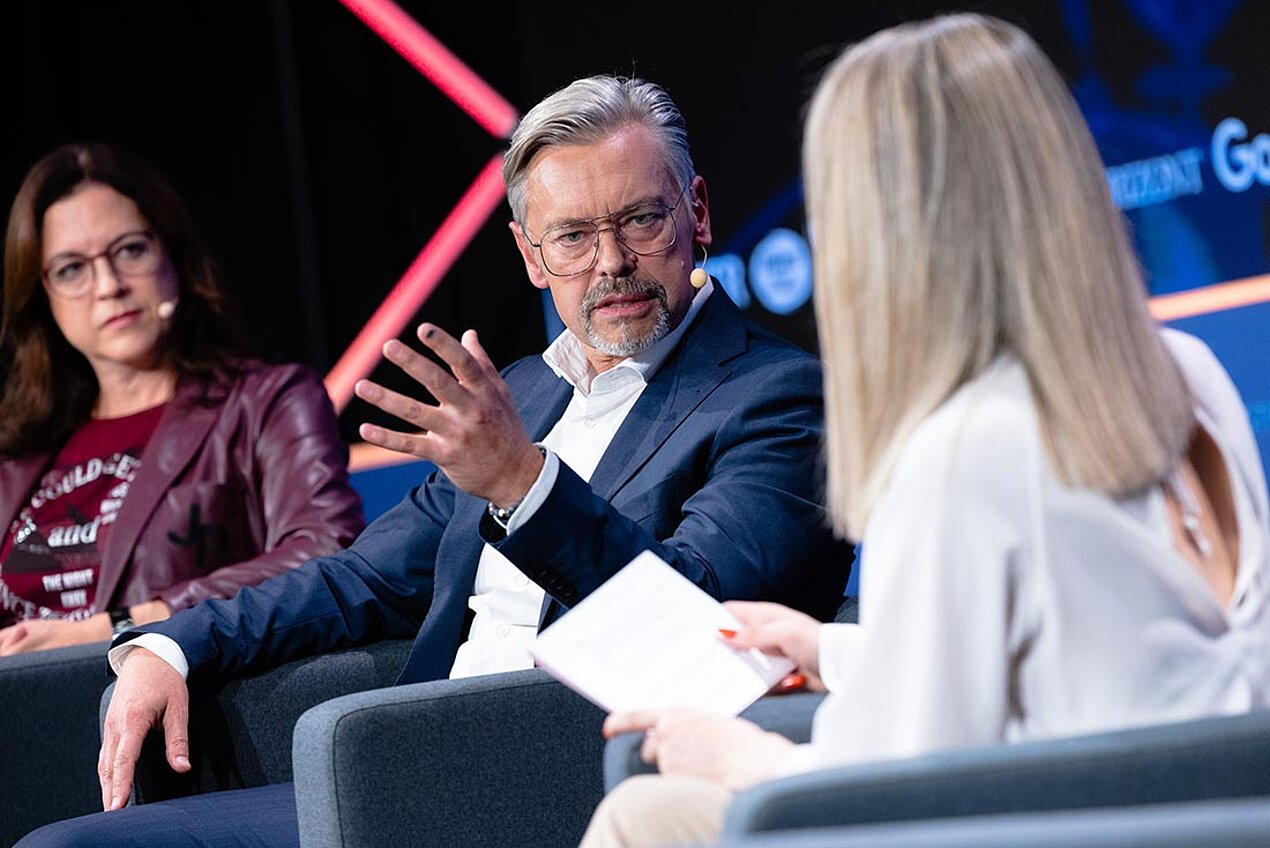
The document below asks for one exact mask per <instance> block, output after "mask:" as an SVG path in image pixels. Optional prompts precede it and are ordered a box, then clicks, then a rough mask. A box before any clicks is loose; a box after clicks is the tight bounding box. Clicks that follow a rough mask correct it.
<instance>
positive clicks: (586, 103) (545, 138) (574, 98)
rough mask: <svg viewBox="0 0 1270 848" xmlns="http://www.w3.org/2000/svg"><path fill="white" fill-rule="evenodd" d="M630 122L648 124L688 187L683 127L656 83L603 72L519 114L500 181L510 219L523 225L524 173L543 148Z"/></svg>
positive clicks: (594, 138) (593, 138) (589, 139)
mask: <svg viewBox="0 0 1270 848" xmlns="http://www.w3.org/2000/svg"><path fill="white" fill-rule="evenodd" d="M630 124H638V125H641V126H644V127H646V128H648V129H649V130H650V131H651V132H652V133H653V135H655V136H656V137H657V138H658V139H659V140H660V141H661V144H662V148H663V150H664V151H665V156H666V164H667V166H668V167H669V168H670V170H671V171H672V172H673V173H674V174H675V176H676V178H677V179H678V180H679V183H680V188H687V187H688V185H689V184H690V183H691V182H692V178H693V177H694V176H695V175H696V170H695V169H694V168H693V165H692V154H691V153H690V152H689V149H688V127H687V124H686V123H685V122H684V117H683V114H682V113H680V111H679V107H678V106H676V105H675V102H674V101H673V100H671V99H670V95H669V94H667V93H666V90H665V89H663V88H662V87H661V86H659V85H657V84H655V83H651V82H648V81H646V80H641V79H632V78H627V77H614V76H609V75H607V74H600V75H597V76H591V77H584V78H582V79H579V80H576V81H574V82H572V83H570V84H569V85H567V86H565V87H564V88H562V89H560V90H558V91H556V92H555V93H553V94H550V95H548V96H547V97H546V98H544V99H543V100H541V101H540V102H539V103H538V105H536V106H534V107H533V108H532V109H530V110H529V112H527V113H526V114H525V116H524V117H523V118H521V120H520V123H519V124H518V125H517V126H516V131H515V132H514V133H512V137H511V146H510V147H509V148H508V150H507V153H506V154H505V155H504V156H503V182H504V183H505V184H506V186H507V202H508V204H510V206H511V209H512V217H513V218H514V219H515V220H517V221H519V222H521V223H522V224H523V223H524V217H525V177H526V175H527V173H528V171H529V166H530V164H531V163H532V162H533V159H534V157H535V156H537V155H538V153H539V152H540V151H542V150H544V149H546V148H550V147H559V146H562V145H573V144H594V143H595V142H598V141H602V140H603V139H605V138H607V137H609V136H610V135H612V134H613V133H614V132H616V131H617V130H619V129H621V128H622V127H624V126H628V125H630Z"/></svg>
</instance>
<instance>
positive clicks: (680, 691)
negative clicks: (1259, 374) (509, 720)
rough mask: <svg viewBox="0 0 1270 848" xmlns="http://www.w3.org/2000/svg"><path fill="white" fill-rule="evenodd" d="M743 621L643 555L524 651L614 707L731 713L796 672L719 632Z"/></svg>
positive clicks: (570, 683) (589, 695)
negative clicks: (730, 643)
mask: <svg viewBox="0 0 1270 848" xmlns="http://www.w3.org/2000/svg"><path fill="white" fill-rule="evenodd" d="M740 627H741V622H740V621H739V620H738V619H737V618H736V617H735V616H734V615H733V614H732V613H731V612H729V611H728V610H727V608H725V607H724V606H723V605H722V604H720V603H719V602H718V601H716V600H715V599H714V598H712V597H710V596H709V595H708V594H706V593H705V592H703V591H702V590H701V589H699V588H698V587H697V586H695V585H693V583H692V582H691V581H689V580H688V579H687V578H685V577H684V576H683V575H681V574H679V573H678V572H677V571H675V570H674V569H673V568H671V567H670V566H669V565H667V564H666V563H665V562H664V561H663V560H662V559H661V558H659V557H658V556H656V555H655V554H653V553H652V552H650V551H645V552H644V553H642V554H640V555H639V556H637V557H636V558H635V559H633V560H631V562H630V563H628V564H627V565H626V567H625V568H623V569H622V570H621V571H619V572H618V573H617V574H615V575H614V576H613V577H611V578H609V580H608V581H607V582H605V583H604V585H603V586H601V587H600V588H599V589H597V590H596V591H595V592H593V593H591V595H589V596H588V597H587V598H585V599H584V600H583V601H582V602H581V603H579V604H578V605H577V606H575V607H574V608H573V609H571V610H570V611H569V612H568V613H566V614H565V615H564V616H563V617H562V618H561V619H560V620H559V621H557V622H556V623H555V624H553V625H552V626H551V627H549V628H547V629H546V630H545V631H543V632H542V633H541V634H540V635H539V637H538V639H537V640H536V641H535V643H534V646H533V648H532V649H531V651H530V652H531V654H532V655H533V657H534V659H535V661H536V662H537V663H538V665H540V666H541V667H542V668H544V669H545V670H546V671H547V672H549V673H550V674H551V675H552V676H554V677H556V678H557V679H558V680H560V681H561V682H563V683H564V684H565V685H567V686H569V687H570V688H572V689H574V690H575V691H577V692H578V693H579V694H581V695H582V696H583V697H585V698H587V699H589V700H591V701H593V702H594V703H596V704H598V705H599V706H601V707H603V708H604V709H606V710H609V711H611V712H613V711H616V712H630V711H634V710H656V709H661V708H666V707H687V708H691V709H697V710H704V711H706V712H711V713H716V714H722V715H729V716H734V715H736V714H737V713H739V712H740V711H741V710H743V709H745V708H746V707H748V706H749V705H750V704H752V703H753V702H754V701H755V700H757V699H758V698H760V697H761V696H762V695H764V694H766V693H767V691H768V690H769V689H771V687H772V686H773V684H775V683H777V682H778V681H779V680H781V678H783V677H784V676H785V675H786V674H787V673H788V672H790V671H792V670H793V668H794V663H793V662H791V661H790V660H788V659H786V658H785V657H778V656H773V655H770V654H765V653H763V652H762V651H760V650H758V649H756V648H746V649H737V648H734V647H732V646H731V645H729V644H728V643H727V642H726V641H725V640H724V639H723V638H722V637H721V636H720V634H719V631H720V630H721V629H724V630H727V629H731V630H737V629H739V628H740Z"/></svg>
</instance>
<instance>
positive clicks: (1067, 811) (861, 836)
mask: <svg viewBox="0 0 1270 848" xmlns="http://www.w3.org/2000/svg"><path fill="white" fill-rule="evenodd" d="M764 702H767V704H766V706H763V705H764ZM791 706H792V705H791ZM764 710H766V711H770V714H771V715H774V716H775V718H776V721H778V722H780V723H779V724H773V723H772V721H771V716H769V714H768V713H767V712H764ZM781 712H782V708H781V703H780V699H778V698H765V699H763V701H760V703H759V705H756V706H755V707H754V708H752V715H751V716H750V717H752V718H755V720H757V721H758V723H759V724H761V725H764V726H767V727H769V729H773V730H778V731H779V732H783V733H786V735H791V736H792V735H793V734H790V733H789V732H788V730H789V716H787V715H786V716H781V715H780V713H781ZM789 712H793V710H792V709H791V710H789ZM798 712H805V710H804V709H803V708H802V706H801V705H800V706H799V708H798ZM641 741H642V735H641V734H627V735H625V736H623V737H619V738H617V739H614V740H613V741H611V742H610V743H609V744H608V746H607V747H606V750H605V781H606V787H607V788H610V789H611V788H612V787H613V786H615V785H616V784H617V783H618V782H620V781H621V780H622V779H623V778H624V777H626V776H627V775H628V774H631V773H636V772H640V771H645V770H647V766H645V765H643V764H642V763H641V762H639V760H638V749H639V745H640V743H641ZM1268 764H1270V711H1261V712H1257V713H1253V714H1250V715H1245V716H1235V717H1222V718H1211V719H1201V720H1195V721H1189V722H1182V723H1178V724H1172V725H1165V726H1157V727H1148V728H1139V729H1133V730H1122V731H1115V732H1109V733H1099V734H1094V735H1089V736H1081V737H1072V738H1067V739H1056V740H1051V741H1045V742H1030V743H1024V744H1018V745H996V746H991V747H983V748H973V749H966V750H961V751H952V752H947V753H942V754H935V755H930V756H924V757H917V758H913V759H905V760H894V761H889V762H879V763H867V764H862V765H854V766H845V767H841V768H835V769H827V770H824V771H820V772H814V773H810V774H804V775H798V776H794V777H788V778H782V779H780V780H773V781H770V782H768V783H765V784H762V785H760V786H756V787H753V788H752V789H749V790H746V791H744V792H741V793H739V794H738V795H737V797H736V800H735V801H734V802H733V803H732V806H731V807H730V808H729V810H728V815H727V819H726V822H725V825H724V839H723V842H724V844H726V845H728V846H737V847H738V848H739V846H747V848H749V847H750V846H752V848H759V846H765V845H782V846H785V845H789V846H812V845H826V846H827V845H833V846H841V847H842V848H847V846H865V845H869V846H875V848H882V846H900V845H903V846H911V848H927V846H930V848H933V846H936V845H940V846H946V845H954V844H955V845H960V844H963V843H964V844H968V845H970V844H973V845H982V846H1005V845H1030V844H1046V845H1063V846H1067V845H1071V846H1093V845H1100V846H1116V845H1151V846H1156V845H1158V846H1172V845H1175V844H1176V845H1182V844H1188V843H1186V842H1185V839H1182V836H1183V835H1188V836H1189V837H1192V838H1193V837H1194V836H1195V835H1196V834H1197V833H1204V828H1209V836H1211V837H1212V842H1211V843H1210V842H1209V841H1202V842H1201V843H1198V844H1204V845H1209V844H1212V845H1221V846H1235V845H1244V844H1248V845H1252V844H1257V845H1266V844H1270V839H1268V837H1270V765H1268ZM1236 813H1238V814H1239V816H1241V817H1240V818H1237V819H1233V820H1229V821H1225V820H1223V819H1222V817H1223V816H1230V815H1234V814H1236ZM1219 820H1221V821H1225V824H1223V825H1222V826H1221V827H1216V826H1215V823H1216V822H1218V821H1219ZM1097 839H1102V840H1103V841H1097ZM1175 839H1181V841H1169V840H1175ZM941 840H942V841H941ZM1081 840H1087V841H1081ZM1160 840H1164V841H1160ZM1241 840H1242V841H1241ZM1257 840H1260V841H1257ZM1189 844H1197V843H1194V842H1192V843H1189Z"/></svg>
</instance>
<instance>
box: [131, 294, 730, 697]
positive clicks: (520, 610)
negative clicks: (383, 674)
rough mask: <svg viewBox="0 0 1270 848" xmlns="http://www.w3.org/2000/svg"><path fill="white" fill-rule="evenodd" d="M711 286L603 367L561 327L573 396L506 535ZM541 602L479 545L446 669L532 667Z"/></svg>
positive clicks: (579, 463)
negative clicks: (461, 635) (658, 335)
mask: <svg viewBox="0 0 1270 848" xmlns="http://www.w3.org/2000/svg"><path fill="white" fill-rule="evenodd" d="M713 291H714V283H713V282H707V283H706V285H705V286H703V287H702V288H701V289H700V290H699V291H698V292H697V293H696V295H694V296H693V299H692V303H691V304H690V305H689V307H688V312H687V314H685V315H684V318H683V320H682V321H680V322H679V324H678V325H677V326H676V327H675V328H674V329H673V330H671V331H670V332H669V333H668V334H666V336H665V337H664V338H662V339H660V340H659V341H658V342H657V343H656V344H654V345H653V346H652V347H650V348H649V349H648V350H646V351H644V352H642V353H638V354H635V355H634V356H631V357H628V358H627V359H624V360H622V361H621V362H619V363H618V364H617V365H615V366H613V367H612V368H610V369H609V370H607V371H604V372H602V373H599V374H597V373H596V372H595V370H594V369H593V368H592V367H591V364H590V362H589V361H588V360H587V358H586V354H585V350H584V349H583V347H582V343H581V342H580V341H579V340H578V338H577V336H575V335H574V334H573V333H572V332H571V331H569V330H567V329H566V330H565V331H564V332H563V333H561V334H560V335H559V336H558V337H557V338H556V340H555V341H554V342H552V343H551V345H550V346H549V347H548V348H547V349H546V350H545V351H544V352H543V354H542V358H543V360H544V361H545V362H546V363H547V365H548V366H549V367H550V368H551V370H553V371H554V372H555V373H556V374H558V375H559V376H560V377H561V378H563V379H564V380H565V381H567V382H568V383H569V385H571V386H573V397H572V399H571V400H570V401H569V405H568V407H567V408H566V409H565V411H564V415H562V416H561V418H560V420H559V421H558V422H556V425H555V426H554V427H552V429H551V432H550V433H548V434H547V436H546V438H544V439H543V441H542V446H543V447H544V448H546V449H547V451H546V459H545V462H544V463H543V468H542V471H541V472H539V474H538V479H537V480H536V481H535V482H534V485H533V486H532V487H531V488H530V490H529V492H528V494H526V495H525V497H524V499H523V500H522V501H521V502H520V504H519V506H517V507H516V510H515V512H513V513H512V516H511V519H510V520H509V521H508V523H507V533H508V535H510V534H512V533H514V532H516V530H517V529H518V528H520V527H523V526H524V525H525V522H527V521H528V520H529V519H530V517H531V516H532V515H533V514H534V513H535V512H536V511H537V509H538V508H539V507H540V506H541V505H542V503H543V502H544V501H545V500H546V498H547V495H548V493H550V491H551V487H552V486H554V485H555V481H556V473H557V471H558V469H559V463H560V462H564V463H565V464H566V465H568V466H569V467H570V468H571V469H572V470H573V471H574V473H576V474H577V475H578V476H579V477H581V478H582V479H583V480H590V479H591V474H592V473H594V471H595V468H596V466H597V465H598V464H599V462H600V458H601V457H602V456H603V455H604V451H605V450H607V449H608V446H609V443H610V442H611V441H612V440H613V436H614V435H616V434H617V430H618V428H619V427H620V426H621V425H622V422H623V421H625V420H626V415H627V413H629V412H630V411H631V408H632V407H633V406H634V405H635V402H636V401H637V400H638V399H639V396H640V395H641V394H643V391H644V388H645V386H647V385H648V381H649V380H651V379H652V377H653V375H654V374H656V373H657V369H658V368H660V367H661V365H662V363H663V362H665V361H666V358H667V357H668V356H669V355H670V353H671V351H673V350H674V349H675V346H676V345H678V344H679V340H680V339H681V338H683V336H684V333H686V332H687V331H688V327H689V325H690V324H691V323H692V321H693V319H695V318H696V317H697V314H698V313H699V312H700V311H701V308H702V307H703V306H704V305H705V302H706V300H707V299H709V297H710V295H711V293H712V292H713ZM542 602H543V590H542V588H541V587H539V586H538V585H537V584H536V583H533V582H531V581H530V580H529V578H527V577H525V575H524V574H523V573H522V572H521V571H520V569H518V568H516V566H514V565H512V563H511V562H510V561H509V560H508V559H507V558H506V557H504V556H503V555H502V554H500V553H499V552H498V551H496V550H495V549H494V548H492V547H490V546H489V545H485V547H484V549H483V550H482V551H481V559H480V563H479V564H478V566H477V569H476V582H475V585H474V586H473V589H472V596H471V597H470V598H469V599H468V606H469V607H470V608H471V609H472V611H473V613H475V616H474V618H473V620H472V626H471V629H470V630H469V632H468V638H467V641H465V642H464V643H463V644H462V645H460V646H459V652H458V655H457V656H456V657H455V660H454V664H453V665H452V666H451V669H450V677H451V678H458V677H471V676H473V675H478V674H492V673H495V672H500V671H513V670H516V669H524V668H531V667H532V666H533V658H532V657H530V655H529V647H530V645H532V644H533V640H534V637H535V636H536V635H537V632H538V617H539V614H540V612H541V609H542ZM133 648H146V649H148V650H150V651H152V652H153V653H155V654H157V655H158V656H159V657H161V658H162V659H164V660H166V661H167V662H168V664H170V665H171V666H172V667H173V668H175V669H176V670H177V671H179V672H180V673H181V676H183V677H184V676H187V675H188V674H189V663H188V661H187V660H186V658H185V654H184V653H183V652H182V651H181V649H180V646H178V645H177V644H176V642H175V641H173V640H172V639H170V638H169V637H167V636H164V635H162V634H159V633H143V634H142V635H140V636H138V637H137V638H135V639H133V640H131V641H129V642H126V643H124V644H122V645H119V646H116V647H114V648H111V649H110V653H109V660H110V664H111V666H112V667H113V668H114V669H115V672H116V673H118V671H119V667H120V664H121V663H122V662H123V660H124V657H126V656H127V654H128V652H130V651H131V650H132V649H133Z"/></svg>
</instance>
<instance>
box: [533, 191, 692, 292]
mask: <svg viewBox="0 0 1270 848" xmlns="http://www.w3.org/2000/svg"><path fill="white" fill-rule="evenodd" d="M687 191H688V189H687V187H684V188H681V189H679V192H678V193H677V194H676V195H675V196H676V197H677V198H678V199H677V200H676V201H675V205H674V206H666V201H664V200H662V199H661V198H658V199H657V200H656V201H644V202H643V203H636V204H633V205H631V206H628V207H626V208H625V209H619V210H618V211H616V212H610V213H609V214H608V215H596V216H595V217H594V218H583V219H581V220H579V221H571V222H569V223H566V224H558V225H557V226H554V227H552V228H551V229H550V230H544V231H543V234H542V237H543V238H544V239H546V237H547V233H549V232H551V231H552V230H558V229H561V228H563V227H572V226H582V225H585V224H591V225H595V223H596V222H597V221H608V222H609V226H607V227H596V228H595V239H594V241H593V242H592V244H591V248H592V255H591V261H590V262H589V263H587V266H586V267H585V268H583V269H582V270H581V271H573V272H572V273H569V274H557V273H556V272H555V271H552V270H551V268H550V267H548V266H547V256H546V254H544V253H543V251H542V244H543V243H542V242H541V241H539V242H534V240H533V239H531V238H530V237H529V230H528V229H527V228H526V227H525V225H524V224H521V225H520V229H521V232H523V233H524V234H525V241H526V242H528V243H529V246H530V247H536V248H537V249H538V256H539V257H540V258H541V259H542V269H543V270H544V271H546V272H547V273H548V274H550V275H551V276H553V277H576V276H578V275H579V274H585V273H586V272H587V271H590V270H591V269H592V268H594V267H595V263H596V262H599V261H600V234H601V233H604V232H611V233H612V234H613V238H615V239H617V241H618V243H619V244H621V245H622V247H624V248H626V249H627V250H629V251H630V252H631V253H634V254H635V255H636V256H656V255H657V254H659V253H665V252H666V251H667V250H670V249H671V248H672V247H674V246H675V244H676V242H678V241H679V221H678V219H677V218H675V210H676V209H678V208H679V207H680V206H683V203H684V198H685V197H686V196H687ZM652 202H656V203H660V204H662V205H663V206H666V211H667V212H668V213H669V214H670V220H671V223H672V224H673V227H672V229H671V231H670V242H669V243H668V244H667V245H666V246H665V247H659V248H657V249H656V250H653V251H650V252H648V253H643V252H641V251H638V250H636V249H635V248H633V247H631V246H630V245H629V244H627V243H626V240H625V239H624V238H622V231H621V230H620V229H619V228H618V227H617V226H616V224H615V223H614V222H613V219H614V218H617V217H620V216H622V215H626V214H629V213H630V212H633V211H635V210H636V209H638V208H640V207H641V206H644V205H646V204H648V203H652Z"/></svg>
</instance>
